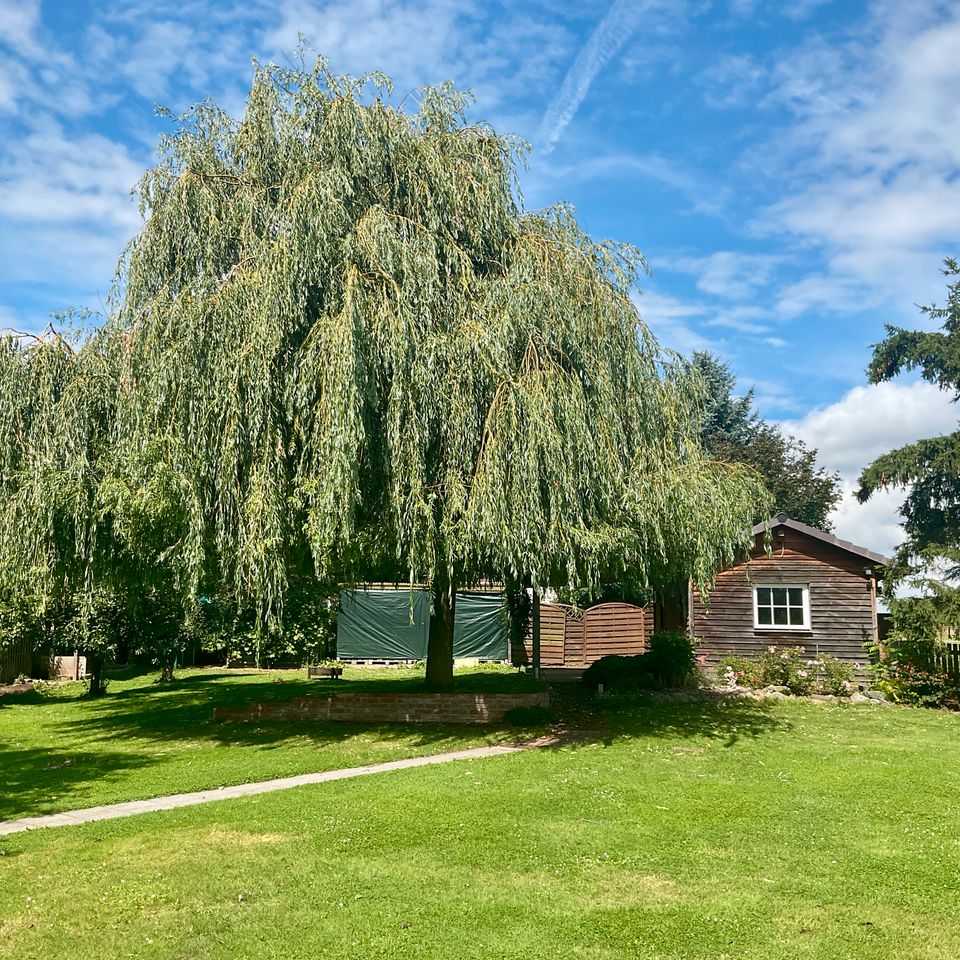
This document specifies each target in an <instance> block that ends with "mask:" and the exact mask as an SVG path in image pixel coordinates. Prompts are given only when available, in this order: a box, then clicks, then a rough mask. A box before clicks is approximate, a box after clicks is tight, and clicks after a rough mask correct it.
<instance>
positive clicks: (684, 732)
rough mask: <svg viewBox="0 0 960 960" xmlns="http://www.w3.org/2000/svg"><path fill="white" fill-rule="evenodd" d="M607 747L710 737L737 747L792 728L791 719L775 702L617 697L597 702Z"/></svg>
mask: <svg viewBox="0 0 960 960" xmlns="http://www.w3.org/2000/svg"><path fill="white" fill-rule="evenodd" d="M598 714H599V716H600V717H601V718H602V720H603V728H604V736H603V739H604V743H607V744H609V743H613V742H614V741H616V740H623V739H629V738H633V737H665V738H672V739H701V740H702V739H707V740H719V741H722V743H723V746H725V747H733V746H735V745H736V744H737V743H738V742H739V741H740V740H755V739H757V738H759V737H762V736H765V735H767V734H770V733H778V732H783V731H787V730H790V729H791V727H792V724H791V723H790V721H789V719H787V718H786V717H784V716H783V715H782V714H780V713H778V712H777V710H776V708H775V706H774V704H773V703H772V702H771V701H763V700H751V699H748V698H746V697H733V696H729V697H728V696H722V697H721V696H717V697H704V698H702V699H700V698H692V699H691V700H679V701H678V700H661V699H655V698H653V697H650V696H642V695H638V696H635V697H614V698H611V699H610V700H608V701H600V702H599V703H598Z"/></svg>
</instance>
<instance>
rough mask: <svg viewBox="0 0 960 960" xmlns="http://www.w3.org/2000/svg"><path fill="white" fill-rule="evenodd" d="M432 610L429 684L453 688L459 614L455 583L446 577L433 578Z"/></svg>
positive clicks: (444, 688)
mask: <svg viewBox="0 0 960 960" xmlns="http://www.w3.org/2000/svg"><path fill="white" fill-rule="evenodd" d="M432 593H433V605H432V608H431V610H430V637H429V640H428V642H427V687H429V688H430V689H431V690H450V689H451V688H452V687H453V620H454V616H455V614H456V606H457V595H456V588H455V586H454V585H453V584H452V583H451V582H450V581H449V580H448V579H447V578H446V577H439V576H438V577H437V579H436V580H434V582H433V587H432Z"/></svg>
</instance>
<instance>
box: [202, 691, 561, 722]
mask: <svg viewBox="0 0 960 960" xmlns="http://www.w3.org/2000/svg"><path fill="white" fill-rule="evenodd" d="M549 705H550V694H549V693H548V692H547V691H546V690H541V691H539V692H538V693H419V694H410V693H396V694H394V693H347V694H332V695H329V696H325V697H324V696H319V697H297V699H295V700H280V701H274V702H268V703H251V704H249V705H247V706H245V707H216V708H215V709H214V711H213V719H214V720H224V721H231V720H338V721H344V722H353V723H371V722H372V723H496V722H498V721H500V720H503V717H504V714H506V712H507V711H508V710H512V709H513V708H514V707H548V706H549Z"/></svg>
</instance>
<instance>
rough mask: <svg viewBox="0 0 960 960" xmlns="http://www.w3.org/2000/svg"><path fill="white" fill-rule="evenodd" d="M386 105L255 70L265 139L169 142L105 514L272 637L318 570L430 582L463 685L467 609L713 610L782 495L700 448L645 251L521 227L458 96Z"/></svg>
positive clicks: (127, 264) (226, 130)
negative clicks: (701, 606) (515, 584)
mask: <svg viewBox="0 0 960 960" xmlns="http://www.w3.org/2000/svg"><path fill="white" fill-rule="evenodd" d="M390 94H391V90H390V86H389V82H388V81H387V79H386V78H385V77H382V76H380V75H371V76H370V77H367V78H363V79H360V80H356V79H352V78H346V77H338V76H334V75H332V74H331V73H330V72H329V71H328V70H327V68H326V65H325V63H324V62H323V61H322V60H320V61H318V62H317V63H316V64H315V65H314V66H313V67H312V68H311V69H307V68H300V69H280V68H276V67H272V66H271V67H263V68H257V69H256V71H255V75H254V79H253V84H252V88H251V91H250V95H249V98H248V101H247V106H246V110H245V113H244V115H243V117H242V118H241V119H240V120H239V121H235V120H234V119H232V118H231V117H230V116H228V115H227V114H226V113H225V112H224V111H222V110H220V109H219V108H218V107H217V106H215V105H214V104H211V103H205V104H203V105H200V106H198V107H196V108H194V109H193V110H192V111H191V112H190V113H189V114H188V115H186V116H184V117H182V118H179V120H178V121H177V124H176V127H175V132H174V133H173V134H172V135H171V136H170V137H168V138H167V139H165V140H164V141H163V143H162V147H161V152H160V158H159V162H158V163H157V165H156V166H155V167H154V168H153V169H151V170H149V171H148V172H147V173H146V174H145V176H144V177H143V179H142V181H141V183H140V185H139V196H140V203H141V210H142V214H143V217H144V226H143V229H142V230H141V232H140V234H139V235H138V236H137V237H136V239H135V240H134V241H133V242H132V244H131V245H130V246H129V248H128V249H127V251H126V252H125V254H124V257H123V258H122V260H121V264H120V268H119V271H118V282H117V286H116V290H115V294H114V299H113V301H112V314H111V317H110V319H109V321H108V322H107V324H106V326H105V327H104V329H103V330H102V331H101V332H100V333H99V334H98V335H97V337H96V342H95V352H96V354H97V355H98V356H99V357H103V358H104V363H105V364H106V365H107V366H108V367H109V368H110V370H111V374H110V376H111V377H112V378H113V384H114V388H113V389H112V391H111V392H110V396H111V404H112V408H111V411H110V415H109V417H108V418H105V422H107V423H109V424H110V429H109V432H110V440H109V446H110V453H109V468H108V469H105V470H104V471H103V479H102V481H100V488H99V489H100V494H99V496H100V497H101V499H103V500H104V501H105V502H106V503H108V504H109V510H104V509H103V508H102V507H101V511H100V516H102V517H111V518H114V519H113V522H114V523H115V524H116V526H117V527H118V528H119V529H121V530H122V531H124V542H125V543H127V544H137V543H140V542H142V541H143V542H147V543H151V544H153V545H154V547H153V555H155V556H157V557H162V560H163V563H164V564H166V565H167V566H168V567H169V568H170V569H171V570H172V571H173V576H174V577H175V580H176V583H177V584H178V585H179V588H180V589H181V590H182V591H183V592H184V595H185V596H193V595H196V594H197V593H198V591H200V590H202V589H203V585H204V584H209V583H211V582H215V583H218V584H226V585H227V586H228V588H229V589H230V590H232V591H233V592H234V594H235V596H236V597H237V599H238V601H241V602H245V601H249V600H251V599H252V600H253V601H255V602H256V603H257V605H258V607H259V610H260V613H261V616H262V618H263V619H264V621H265V622H269V621H271V620H273V619H276V618H279V617H282V615H283V602H284V596H285V593H286V590H287V585H288V583H289V581H290V578H291V576H292V575H293V573H294V572H297V573H298V574H301V575H302V573H303V572H304V571H308V572H309V574H310V575H312V576H316V577H322V578H329V577H331V576H335V577H337V578H338V579H341V580H346V579H351V578H355V579H362V578H364V577H369V576H370V573H371V571H374V570H384V569H390V570H393V571H396V572H397V575H398V576H402V577H403V578H404V579H409V581H410V582H411V583H412V582H428V583H429V584H430V585H431V590H432V597H433V608H432V615H431V625H430V644H429V653H428V668H427V669H428V681H429V682H430V683H431V684H432V685H434V686H436V687H444V686H447V685H449V684H450V683H451V682H452V637H453V616H454V596H455V592H456V590H457V588H458V587H460V586H463V585H468V584H471V583H474V582H476V581H477V580H478V579H480V578H483V577H493V578H496V579H502V580H514V581H515V580H518V579H523V578H529V579H530V581H531V582H532V583H534V584H548V583H549V584H558V585H559V584H590V583H595V582H597V581H598V580H599V579H600V578H602V577H604V576H608V575H610V574H611V573H613V574H616V573H618V572H620V573H622V571H624V570H628V571H629V573H630V577H631V579H632V580H634V581H635V582H639V583H657V582H663V581H666V580H670V581H678V580H685V579H686V578H687V577H692V578H693V579H694V580H695V581H696V582H697V583H698V584H700V585H702V586H703V587H706V586H707V585H708V584H709V581H710V580H711V578H712V576H713V574H714V572H715V571H716V569H717V568H718V567H719V566H720V565H722V563H724V562H725V561H728V560H730V559H732V557H733V555H734V553H735V551H736V550H737V548H738V547H739V546H740V545H741V544H743V543H744V535H745V533H744V532H745V531H746V530H747V529H748V528H749V526H750V519H751V517H752V515H753V513H754V511H755V509H756V504H757V502H758V501H762V500H763V498H764V496H765V494H764V492H763V488H762V485H761V483H760V481H759V479H758V477H757V476H756V475H755V474H753V473H752V472H751V471H749V470H748V469H743V468H738V467H735V466H729V465H720V464H717V463H712V462H710V461H708V460H706V459H704V457H703V455H702V454H701V452H700V449H699V447H698V445H697V441H696V439H695V438H696V435H697V431H698V427H697V423H696V389H695V385H694V384H693V383H691V382H690V381H689V380H688V379H686V376H685V374H684V373H683V372H682V370H683V368H682V365H679V364H673V363H672V362H671V360H670V358H669V357H667V356H665V355H664V354H662V353H661V352H660V350H659V349H658V347H657V345H656V342H655V341H654V339H653V338H652V337H651V335H650V333H649V331H648V330H647V328H646V326H645V325H644V324H643V322H642V321H641V319H640V318H639V316H638V314H637V311H636V308H635V306H634V303H633V300H632V299H631V292H632V291H633V290H634V289H635V287H636V284H637V281H638V279H639V276H640V274H641V272H642V270H643V268H644V264H643V260H642V257H641V256H640V255H639V253H638V252H637V251H636V250H634V249H633V248H631V247H629V246H626V245H622V244H615V243H609V242H604V243H598V242H595V241H593V240H591V239H590V237H588V236H587V235H586V234H585V233H584V232H583V231H582V230H581V229H580V228H579V227H578V225H577V223H576V220H575V219H574V216H573V214H572V212H571V211H570V210H569V209H568V208H565V207H562V206H561V207H557V208H554V209H551V210H548V211H546V212H542V213H528V212H524V211H523V209H522V208H521V206H520V204H519V202H518V200H517V197H518V196H519V194H518V191H517V189H516V178H515V171H516V166H517V162H518V159H519V157H518V145H517V144H516V143H515V142H513V141H511V140H510V139H509V138H505V137H503V136H499V135H497V134H496V133H495V132H494V131H493V130H491V129H490V128H488V127H486V126H482V125H475V124H470V123H468V122H467V121H466V119H465V109H466V107H467V106H468V103H467V101H466V100H465V98H464V96H463V95H461V94H460V93H458V92H456V91H455V90H454V89H453V88H452V87H449V86H443V87H440V88H436V89H427V90H424V91H421V92H420V94H419V95H418V100H417V103H416V106H415V108H413V109H411V110H406V111H405V110H403V109H401V108H397V107H394V106H391V105H390V103H389V98H390ZM85 349H88V348H85ZM78 469H79V467H78ZM89 517H90V512H89V511H87V512H86V513H85V512H84V509H83V506H82V505H80V504H78V506H77V513H76V515H75V520H76V521H77V522H79V520H80V519H82V518H89ZM90 522H91V523H92V526H93V527H94V528H95V527H96V520H95V519H94V520H91V521H90Z"/></svg>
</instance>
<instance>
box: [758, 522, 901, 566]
mask: <svg viewBox="0 0 960 960" xmlns="http://www.w3.org/2000/svg"><path fill="white" fill-rule="evenodd" d="M777 527H788V528H789V529H790V530H796V531H797V532H798V533H803V534H806V535H807V536H808V537H813V538H814V539H815V540H820V541H822V542H823V543H829V544H830V545H831V546H834V547H836V548H837V549H838V550H845V551H846V552H847V553H852V554H853V555H854V556H857V557H863V558H864V559H865V560H869V561H870V562H871V563H875V564H877V565H878V566H883V567H885V566H888V565H889V563H890V560H889V558H888V557H885V556H883V554H882V553H874V551H873V550H868V549H867V548H866V547H858V546H857V545H856V544H855V543H851V542H850V541H849V540H841V539H840V538H839V537H835V536H834V535H833V534H832V533H825V532H824V531H823V530H818V529H817V528H816V527H811V526H809V525H808V524H806V523H801V522H800V521H799V520H791V519H790V518H789V517H788V516H787V515H786V514H785V513H778V514H777V515H776V516H775V517H773V518H772V519H770V520H767V521H765V522H764V523H758V524H757V525H756V526H755V527H754V528H753V533H754V535H755V536H756V535H757V534H760V533H765V532H766V531H767V530H768V529H770V530H775V529H776V528H777Z"/></svg>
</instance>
